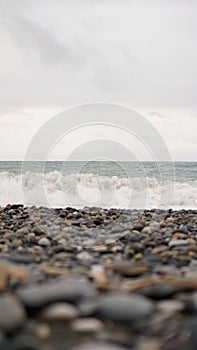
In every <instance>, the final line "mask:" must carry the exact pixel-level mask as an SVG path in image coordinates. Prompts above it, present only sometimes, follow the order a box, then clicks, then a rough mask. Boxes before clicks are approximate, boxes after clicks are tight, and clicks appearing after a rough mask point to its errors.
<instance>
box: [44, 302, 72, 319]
mask: <svg viewBox="0 0 197 350" xmlns="http://www.w3.org/2000/svg"><path fill="white" fill-rule="evenodd" d="M78 316H79V310H78V309H77V308H76V307H75V306H74V305H72V304H69V303H55V304H52V305H50V306H48V307H46V308H45V309H44V310H43V311H42V312H41V313H40V314H39V317H40V318H41V319H42V320H43V321H67V320H72V319H73V318H76V317H78Z"/></svg>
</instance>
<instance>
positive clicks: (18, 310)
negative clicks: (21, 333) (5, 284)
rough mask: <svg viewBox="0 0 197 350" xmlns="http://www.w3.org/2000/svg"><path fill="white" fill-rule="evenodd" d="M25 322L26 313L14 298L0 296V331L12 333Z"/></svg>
mask: <svg viewBox="0 0 197 350" xmlns="http://www.w3.org/2000/svg"><path fill="white" fill-rule="evenodd" d="M25 321H26V312H25V309H24V307H23V305H22V304H21V303H20V302H19V301H18V300H17V299H16V297H13V296H9V295H1V297H0V329H2V330H4V331H5V332H13V331H15V330H17V329H19V328H20V327H21V326H22V325H23V324H24V323H25Z"/></svg>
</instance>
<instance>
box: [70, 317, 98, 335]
mask: <svg viewBox="0 0 197 350" xmlns="http://www.w3.org/2000/svg"><path fill="white" fill-rule="evenodd" d="M103 327H104V325H103V323H102V322H101V321H100V320H98V319H96V318H81V319H77V320H74V321H72V323H71V329H72V331H74V332H77V333H96V332H99V331H100V330H102V329H103Z"/></svg>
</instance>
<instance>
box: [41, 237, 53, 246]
mask: <svg viewBox="0 0 197 350" xmlns="http://www.w3.org/2000/svg"><path fill="white" fill-rule="evenodd" d="M38 244H39V245H40V246H42V247H49V246H50V245H51V242H50V240H49V239H48V238H46V237H42V238H40V239H39V241H38Z"/></svg>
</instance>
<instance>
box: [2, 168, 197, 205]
mask: <svg viewBox="0 0 197 350" xmlns="http://www.w3.org/2000/svg"><path fill="white" fill-rule="evenodd" d="M8 203H10V204H13V203H22V204H25V205H29V206H32V205H36V206H41V205H44V206H48V207H66V206H73V207H76V208H77V207H78V208H79V207H84V206H95V207H104V208H109V207H113V208H137V209H142V208H147V209H149V208H179V209H180V208H197V181H188V182H170V181H166V180H165V181H161V180H158V179H157V178H155V177H149V178H148V177H132V178H129V177H128V178H119V177H117V176H112V177H107V176H101V175H95V174H91V173H88V174H70V175H68V174H63V173H60V172H58V171H53V172H49V173H39V172H38V173H35V172H31V171H28V172H26V173H25V174H21V175H14V174H12V173H9V172H1V173H0V205H1V206H4V205H6V204H8Z"/></svg>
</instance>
